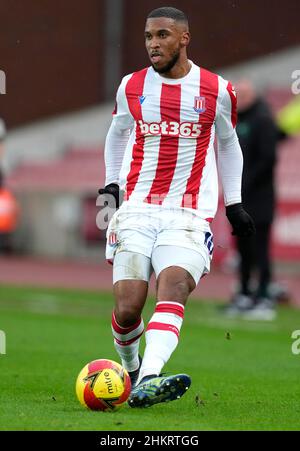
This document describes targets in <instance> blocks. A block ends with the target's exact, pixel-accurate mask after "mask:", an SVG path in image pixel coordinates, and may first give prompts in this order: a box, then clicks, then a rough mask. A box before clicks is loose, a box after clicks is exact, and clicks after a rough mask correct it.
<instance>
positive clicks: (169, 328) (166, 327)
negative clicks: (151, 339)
mask: <svg viewBox="0 0 300 451" xmlns="http://www.w3.org/2000/svg"><path fill="white" fill-rule="evenodd" d="M148 330H166V331H168V332H173V333H174V334H175V335H176V336H177V338H179V330H178V329H177V327H176V326H173V324H165V323H157V322H155V321H151V322H150V323H149V324H148V326H147V331H148Z"/></svg>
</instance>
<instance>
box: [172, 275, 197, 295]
mask: <svg viewBox="0 0 300 451" xmlns="http://www.w3.org/2000/svg"><path fill="white" fill-rule="evenodd" d="M173 289H174V291H175V296H176V299H186V298H187V297H188V295H189V294H190V292H191V291H192V290H191V288H190V282H189V280H187V279H183V280H177V281H175V282H174V284H173Z"/></svg>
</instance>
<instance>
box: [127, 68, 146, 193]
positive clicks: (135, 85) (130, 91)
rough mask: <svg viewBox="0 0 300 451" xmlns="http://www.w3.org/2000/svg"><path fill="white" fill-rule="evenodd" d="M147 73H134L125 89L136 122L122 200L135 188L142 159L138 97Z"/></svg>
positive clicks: (140, 116)
mask: <svg viewBox="0 0 300 451" xmlns="http://www.w3.org/2000/svg"><path fill="white" fill-rule="evenodd" d="M147 71H148V68H146V69H143V70H141V71H139V72H135V73H134V74H133V75H132V77H131V78H130V80H129V81H128V82H127V85H126V88H125V94H126V97H127V102H128V107H129V110H130V112H131V114H132V116H133V118H134V120H135V121H136V132H135V134H136V139H135V144H134V146H133V150H132V160H131V164H130V171H129V173H128V176H127V183H126V188H125V193H124V200H128V199H129V197H130V195H131V194H132V191H133V190H134V188H135V185H136V184H137V181H138V178H139V175H140V171H141V168H142V164H143V159H144V143H145V137H144V135H143V134H142V133H141V129H140V126H139V124H138V122H137V121H139V120H142V119H143V117H142V108H141V104H140V100H139V96H141V95H142V94H143V91H144V83H145V77H146V74H147Z"/></svg>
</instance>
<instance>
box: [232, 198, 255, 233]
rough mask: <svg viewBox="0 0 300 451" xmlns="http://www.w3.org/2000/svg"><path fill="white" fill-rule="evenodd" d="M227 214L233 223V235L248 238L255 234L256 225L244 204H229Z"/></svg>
mask: <svg viewBox="0 0 300 451" xmlns="http://www.w3.org/2000/svg"><path fill="white" fill-rule="evenodd" d="M226 216H227V219H228V221H229V222H230V224H231V225H232V229H233V230H232V235H236V236H238V237H240V238H247V237H250V236H252V235H254V234H255V225H254V222H253V219H252V218H251V216H250V215H248V213H247V212H246V211H245V210H244V209H243V206H242V204H234V205H228V207H226Z"/></svg>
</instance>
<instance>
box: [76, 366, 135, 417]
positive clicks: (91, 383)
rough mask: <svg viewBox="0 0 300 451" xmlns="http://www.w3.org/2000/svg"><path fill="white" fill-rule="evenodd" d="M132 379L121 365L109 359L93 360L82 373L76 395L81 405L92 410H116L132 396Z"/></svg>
mask: <svg viewBox="0 0 300 451" xmlns="http://www.w3.org/2000/svg"><path fill="white" fill-rule="evenodd" d="M130 390H131V381H130V377H129V375H128V373H127V371H126V370H125V368H123V367H122V366H121V365H120V364H119V363H117V362H114V361H113V360H108V359H99V360H93V361H92V362H90V363H88V364H87V365H85V367H84V368H82V370H81V371H80V373H79V375H78V377H77V381H76V394H77V398H78V399H79V401H80V403H81V404H82V405H83V406H85V407H87V408H88V409H91V410H102V411H105V410H115V409H117V408H118V407H120V406H121V405H122V404H124V403H125V402H126V401H127V399H128V397H129V394H130Z"/></svg>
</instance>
